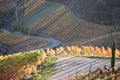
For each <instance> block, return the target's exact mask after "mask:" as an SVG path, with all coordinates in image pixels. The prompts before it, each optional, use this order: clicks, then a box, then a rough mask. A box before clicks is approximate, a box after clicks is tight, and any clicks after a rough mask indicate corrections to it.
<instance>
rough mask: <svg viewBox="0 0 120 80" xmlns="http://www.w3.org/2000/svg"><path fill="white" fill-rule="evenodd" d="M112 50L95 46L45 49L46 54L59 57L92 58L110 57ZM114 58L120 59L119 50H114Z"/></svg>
mask: <svg viewBox="0 0 120 80" xmlns="http://www.w3.org/2000/svg"><path fill="white" fill-rule="evenodd" d="M111 53H112V50H111V48H110V47H107V48H104V47H103V46H102V47H97V46H81V47H77V46H66V47H65V48H63V47H59V48H56V49H55V50H53V49H49V48H47V49H46V54H47V55H48V56H51V55H60V56H87V57H90V56H93V57H108V58H110V57H111ZM116 57H117V58H119V57H120V50H118V49H117V50H116Z"/></svg>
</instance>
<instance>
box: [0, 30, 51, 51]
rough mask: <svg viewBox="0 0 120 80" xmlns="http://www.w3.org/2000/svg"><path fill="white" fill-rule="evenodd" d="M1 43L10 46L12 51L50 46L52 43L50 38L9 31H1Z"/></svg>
mask: <svg viewBox="0 0 120 80" xmlns="http://www.w3.org/2000/svg"><path fill="white" fill-rule="evenodd" d="M0 43H2V44H4V45H6V46H8V47H10V52H19V51H22V52H23V51H29V50H32V49H38V48H42V47H45V46H48V45H49V44H50V42H49V41H48V40H44V39H41V38H35V37H30V36H25V35H18V34H13V33H9V32H2V33H0Z"/></svg>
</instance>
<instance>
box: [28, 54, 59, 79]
mask: <svg viewBox="0 0 120 80" xmlns="http://www.w3.org/2000/svg"><path fill="white" fill-rule="evenodd" d="M56 60H57V58H56V57H50V56H49V57H47V58H46V59H45V61H44V63H43V64H41V65H40V66H38V71H40V73H38V74H36V75H34V76H33V77H32V78H30V79H28V80H48V78H49V77H50V76H52V75H53V74H54V73H53V70H54V69H55V66H54V63H55V61H56Z"/></svg>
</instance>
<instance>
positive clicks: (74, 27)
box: [11, 0, 119, 46]
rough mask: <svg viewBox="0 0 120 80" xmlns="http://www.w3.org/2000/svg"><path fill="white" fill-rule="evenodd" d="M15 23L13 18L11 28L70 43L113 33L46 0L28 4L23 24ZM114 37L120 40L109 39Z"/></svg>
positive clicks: (63, 6)
mask: <svg viewBox="0 0 120 80" xmlns="http://www.w3.org/2000/svg"><path fill="white" fill-rule="evenodd" d="M26 5H27V3H26ZM14 23H15V22H14V20H13V21H12V25H11V26H12V27H11V29H13V30H15V31H16V30H19V31H22V32H24V33H26V34H29V35H41V34H46V35H49V36H52V37H53V38H56V39H58V40H60V41H63V42H65V43H66V44H68V45H71V44H75V45H80V44H83V43H84V44H86V42H87V43H88V42H91V41H90V40H92V41H95V40H96V39H97V40H99V39H101V38H102V37H104V38H105V36H106V35H110V34H111V28H109V27H108V26H105V25H98V24H94V23H90V22H87V21H84V20H81V19H78V18H76V16H75V15H74V14H73V13H72V12H71V11H70V10H69V8H68V7H67V6H65V5H63V4H60V3H54V2H48V1H45V0H35V1H34V2H33V3H31V4H30V5H28V7H27V8H26V9H25V11H24V17H23V24H21V25H20V26H19V25H18V26H16V25H14ZM102 39H103V38H102ZM113 39H117V40H118V41H119V39H118V37H114V38H112V39H111V38H110V39H109V41H110V42H111V41H112V40H113ZM96 42H97V41H96ZM103 43H105V40H104V41H103ZM103 43H101V41H100V42H98V44H103ZM90 44H91V43H90ZM106 45H107V44H106ZM107 46H108V45H107Z"/></svg>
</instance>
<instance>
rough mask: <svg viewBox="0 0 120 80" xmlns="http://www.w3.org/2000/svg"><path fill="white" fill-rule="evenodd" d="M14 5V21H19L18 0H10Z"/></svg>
mask: <svg viewBox="0 0 120 80" xmlns="http://www.w3.org/2000/svg"><path fill="white" fill-rule="evenodd" d="M10 1H11V2H12V3H13V5H14V7H15V16H16V21H17V22H19V3H18V0H10Z"/></svg>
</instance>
